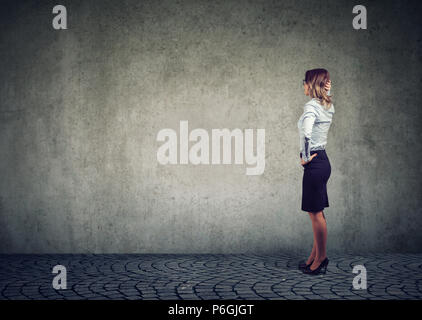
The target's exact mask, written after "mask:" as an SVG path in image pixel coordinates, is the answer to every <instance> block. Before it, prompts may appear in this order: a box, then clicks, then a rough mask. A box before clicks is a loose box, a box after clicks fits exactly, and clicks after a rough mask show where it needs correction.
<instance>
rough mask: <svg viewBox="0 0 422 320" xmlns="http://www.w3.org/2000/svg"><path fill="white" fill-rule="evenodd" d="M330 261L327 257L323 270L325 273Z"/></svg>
mask: <svg viewBox="0 0 422 320" xmlns="http://www.w3.org/2000/svg"><path fill="white" fill-rule="evenodd" d="M328 262H330V261H329V260H328V259H327V262H326V263H325V265H324V272H323V273H324V274H326V273H327V267H328Z"/></svg>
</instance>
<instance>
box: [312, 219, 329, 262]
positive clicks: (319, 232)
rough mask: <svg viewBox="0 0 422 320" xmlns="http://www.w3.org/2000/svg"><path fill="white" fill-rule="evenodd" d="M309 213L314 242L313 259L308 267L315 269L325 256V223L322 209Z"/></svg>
mask: <svg viewBox="0 0 422 320" xmlns="http://www.w3.org/2000/svg"><path fill="white" fill-rule="evenodd" d="M309 215H310V217H311V221H312V229H313V231H314V244H316V250H315V251H316V252H315V259H314V262H313V263H312V265H311V266H310V269H311V270H315V269H316V268H317V267H318V266H319V265H320V264H321V262H322V261H323V260H324V259H325V258H326V257H327V252H326V244H327V223H326V221H325V216H324V212H323V211H320V212H317V213H312V212H309ZM312 250H313V249H312ZM308 262H310V261H308Z"/></svg>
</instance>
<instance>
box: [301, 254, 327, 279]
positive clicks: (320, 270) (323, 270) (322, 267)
mask: <svg viewBox="0 0 422 320" xmlns="http://www.w3.org/2000/svg"><path fill="white" fill-rule="evenodd" d="M328 262H329V260H328V258H325V259H324V260H323V261H322V262H321V264H320V265H319V266H318V268H316V269H315V270H311V266H309V267H307V268H306V269H303V273H306V274H311V275H318V274H321V273H322V274H325V273H326V272H327V266H328Z"/></svg>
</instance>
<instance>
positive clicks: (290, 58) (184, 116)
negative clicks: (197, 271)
mask: <svg viewBox="0 0 422 320" xmlns="http://www.w3.org/2000/svg"><path fill="white" fill-rule="evenodd" d="M321 3H323V5H321ZM56 4H58V3H57V2H56V1H42V2H37V1H2V2H1V8H0V12H1V21H0V27H1V28H0V177H1V178H0V252H2V253H52V252H56V253H76V252H78V253H88V252H90V253H134V252H138V253H240V252H258V253H259V252H265V253H271V252H280V251H291V252H293V251H294V252H299V251H300V252H301V251H303V252H310V249H311V247H312V240H313V235H312V229H311V222H310V219H309V217H308V214H307V213H306V212H303V211H301V209H300V202H301V192H302V190H301V183H302V175H303V168H302V166H301V165H300V159H299V148H298V147H299V146H298V141H299V137H298V132H297V120H298V118H299V116H300V115H301V113H302V111H303V105H304V103H305V102H306V101H308V100H309V99H308V97H306V96H304V95H303V88H302V79H303V77H304V73H305V71H306V70H307V69H312V68H316V67H324V68H326V69H328V70H329V71H330V73H331V78H332V82H333V88H332V93H333V95H334V105H335V107H336V113H335V115H334V120H333V124H332V126H331V129H330V132H329V136H328V145H327V154H328V156H329V158H330V161H331V166H332V172H331V177H330V180H329V182H328V196H329V202H330V207H329V208H326V210H325V215H326V217H327V227H328V243H327V254H328V256H329V255H330V252H334V251H336V252H350V253H362V252H369V251H378V252H417V251H420V250H421V248H422V209H421V205H422V201H421V194H422V188H421V187H422V182H421V181H422V180H421V174H422V172H421V164H420V160H421V143H420V137H421V123H422V121H421V120H422V119H421V102H422V99H421V92H420V87H421V71H422V70H421V62H422V61H421V27H420V24H419V21H420V14H421V5H420V4H419V2H418V1H414V2H410V1H409V2H406V1H371V2H368V3H354V2H353V1H339V0H332V1H324V2H322V1H296V0H289V1H228V0H224V1H197V0H195V1H182V0H181V1H152V0H151V1H135V0H133V1H117V0H116V1H111V0H108V1H100V0H98V1H73V0H72V1H61V2H60V4H63V5H65V6H66V8H67V10H68V29H67V30H54V29H53V28H52V24H51V22H52V19H53V17H54V15H53V14H52V8H53V6H54V5H56ZM355 4H365V5H366V8H367V10H368V29H367V30H354V29H353V27H352V19H353V17H354V15H353V14H352V8H353V6H354V5H355ZM180 120H188V121H189V128H190V129H194V128H204V129H206V130H208V132H211V130H212V129H214V128H216V129H217V128H229V129H234V128H240V129H242V130H243V129H246V128H252V129H257V128H264V129H265V131H266V137H265V138H266V145H265V148H266V166H265V171H264V174H262V175H256V176H248V175H246V174H245V169H246V165H235V164H232V165H198V166H195V165H193V164H188V165H180V164H179V165H166V166H163V165H161V164H159V163H158V161H157V150H158V148H159V146H160V145H161V144H162V143H161V142H158V141H157V140H156V137H157V133H158V132H159V131H160V130H161V129H163V128H172V129H174V130H176V131H177V130H178V128H179V121H180Z"/></svg>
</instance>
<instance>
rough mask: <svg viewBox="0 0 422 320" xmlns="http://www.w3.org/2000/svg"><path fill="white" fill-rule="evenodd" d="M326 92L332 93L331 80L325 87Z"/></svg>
mask: <svg viewBox="0 0 422 320" xmlns="http://www.w3.org/2000/svg"><path fill="white" fill-rule="evenodd" d="M324 89H325V90H327V91H330V89H331V80H328V81H327V83H326V84H325V87H324Z"/></svg>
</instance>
